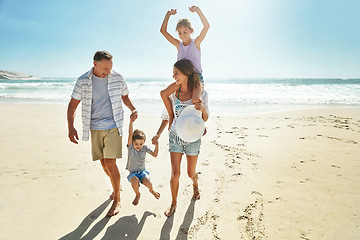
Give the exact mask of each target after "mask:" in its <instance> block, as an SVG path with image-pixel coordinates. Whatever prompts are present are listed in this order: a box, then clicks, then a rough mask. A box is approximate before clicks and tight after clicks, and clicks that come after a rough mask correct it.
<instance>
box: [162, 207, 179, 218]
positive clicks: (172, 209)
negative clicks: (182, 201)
mask: <svg viewBox="0 0 360 240" xmlns="http://www.w3.org/2000/svg"><path fill="white" fill-rule="evenodd" d="M175 209H176V204H171V206H170V207H169V208H168V209H166V210H165V212H164V213H165V216H167V217H170V216H171V215H172V214H173V213H174V212H175Z"/></svg>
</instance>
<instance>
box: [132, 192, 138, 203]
mask: <svg viewBox="0 0 360 240" xmlns="http://www.w3.org/2000/svg"><path fill="white" fill-rule="evenodd" d="M139 199H140V193H139V195H137V194H136V196H135V198H134V201H133V202H132V204H133V205H134V206H136V205H138V203H139Z"/></svg>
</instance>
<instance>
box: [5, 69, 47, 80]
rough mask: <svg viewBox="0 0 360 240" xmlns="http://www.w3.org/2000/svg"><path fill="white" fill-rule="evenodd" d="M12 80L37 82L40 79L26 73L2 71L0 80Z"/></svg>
mask: <svg viewBox="0 0 360 240" xmlns="http://www.w3.org/2000/svg"><path fill="white" fill-rule="evenodd" d="M1 79H11V80H36V79H40V78H37V77H34V76H31V75H28V74H25V73H18V72H11V71H3V70H0V80H1Z"/></svg>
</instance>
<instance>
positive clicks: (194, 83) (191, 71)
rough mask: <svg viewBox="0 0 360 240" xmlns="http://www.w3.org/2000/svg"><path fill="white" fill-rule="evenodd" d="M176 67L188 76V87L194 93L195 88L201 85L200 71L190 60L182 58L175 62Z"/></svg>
mask: <svg viewBox="0 0 360 240" xmlns="http://www.w3.org/2000/svg"><path fill="white" fill-rule="evenodd" d="M174 67H176V68H177V69H179V71H180V72H182V73H183V74H184V75H186V76H187V77H188V83H187V87H188V90H189V92H190V93H192V92H193V90H194V89H195V88H198V87H200V85H201V82H200V77H199V73H198V72H197V71H196V69H195V67H194V65H193V64H192V62H191V61H190V60H188V59H181V60H179V61H177V62H176V63H175V64H174Z"/></svg>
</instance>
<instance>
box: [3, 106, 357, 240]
mask: <svg viewBox="0 0 360 240" xmlns="http://www.w3.org/2000/svg"><path fill="white" fill-rule="evenodd" d="M66 107H67V106H65V105H46V104H43V105H40V104H38V105H37V104H28V105H26V104H10V103H9V104H0V111H1V113H2V114H1V115H0V128H1V136H2V137H1V139H0V146H1V151H0V158H1V163H0V185H1V190H0V191H1V192H0V195H1V200H0V211H1V220H0V239H4V240H5V239H6V240H8V239H37V240H41V239H46V240H48V239H136V238H137V239H150V240H152V239H204V240H205V239H206V240H208V239H231V240H232V239H245V240H247V239H277V240H278V239H311V240H313V239H360V228H359V225H360V175H359V172H360V109H359V108H357V109H356V108H355V109H350V108H331V109H330V108H328V109H308V110H296V111H283V112H274V113H264V114H253V115H245V116H241V115H237V116H235V115H234V116H211V118H210V119H209V121H208V123H207V127H208V130H209V131H208V133H207V135H206V136H205V137H203V142H202V147H201V154H200V157H199V162H198V169H197V171H198V172H199V177H200V178H199V187H200V189H201V199H200V200H199V201H196V202H194V201H191V196H192V186H191V180H190V179H189V178H188V177H187V175H186V161H183V164H182V176H181V178H180V189H179V198H178V208H177V210H176V212H175V214H174V215H173V216H172V217H170V218H166V217H165V216H164V214H163V212H164V210H165V209H166V208H167V207H168V205H169V203H170V188H169V177H170V161H169V153H168V147H167V137H166V134H163V136H162V137H161V139H160V152H159V156H158V157H157V158H153V157H151V156H150V155H148V156H147V168H148V170H149V171H150V173H151V177H152V181H153V184H154V187H155V189H156V190H158V191H159V192H160V194H161V198H160V199H159V200H156V199H155V198H154V197H153V196H152V195H151V194H150V193H149V192H148V191H147V189H146V188H145V187H144V186H142V187H141V188H140V190H141V193H142V195H141V199H140V203H139V205H138V206H136V207H135V206H133V205H132V204H131V202H132V200H133V198H134V193H133V191H132V189H131V186H130V184H129V183H128V182H127V180H126V176H127V171H126V170H125V163H126V160H125V159H126V148H125V145H124V156H123V157H124V159H119V160H118V166H119V168H120V172H121V176H122V186H123V191H122V192H121V198H122V208H121V210H120V213H119V214H118V215H117V216H115V217H111V218H109V217H105V214H106V212H107V209H108V208H109V207H110V200H109V199H108V196H109V195H110V193H111V186H110V181H109V180H108V179H107V177H106V175H105V174H104V173H103V171H102V168H101V166H100V163H99V162H92V161H91V157H90V144H89V142H83V141H81V142H80V144H79V145H75V144H72V143H70V141H68V139H67V125H66ZM126 114H127V115H126V121H125V124H124V132H125V137H126V136H127V124H128V114H129V112H128V111H127V112H126ZM159 124H160V118H159V116H155V115H141V113H140V116H139V119H138V120H137V121H136V122H135V124H134V126H135V128H140V129H142V130H144V131H145V133H146V134H147V136H148V141H147V143H148V145H151V144H150V139H151V137H152V135H153V134H154V133H155V132H156V130H157V127H158V126H159ZM76 126H77V129H78V131H79V132H81V123H80V111H78V116H77V122H76ZM124 142H125V141H124ZM124 144H125V143H124Z"/></svg>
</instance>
